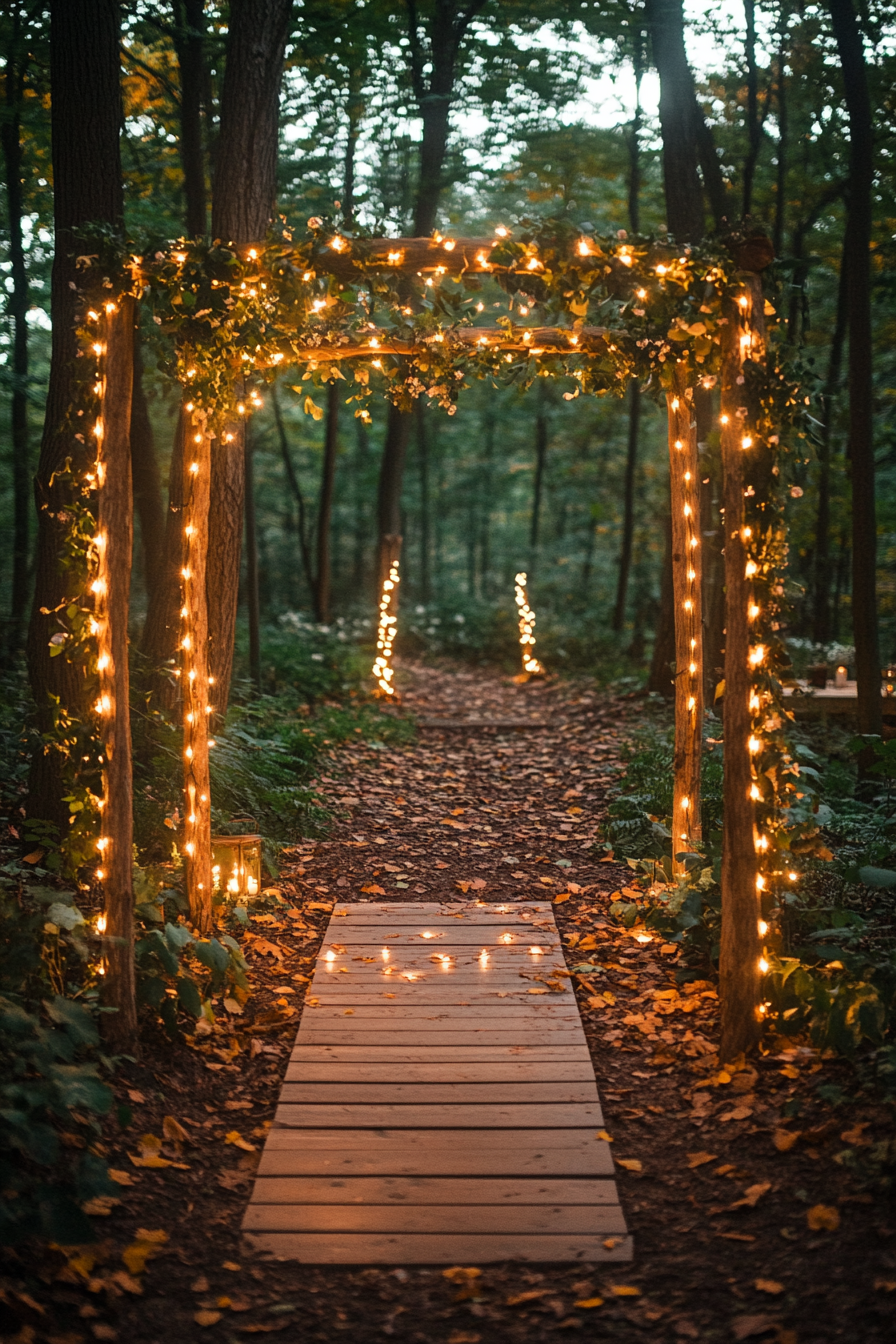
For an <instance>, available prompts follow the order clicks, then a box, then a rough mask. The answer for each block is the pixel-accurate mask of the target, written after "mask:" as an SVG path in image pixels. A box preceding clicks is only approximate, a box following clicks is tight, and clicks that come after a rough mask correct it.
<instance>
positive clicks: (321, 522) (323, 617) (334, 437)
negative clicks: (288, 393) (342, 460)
mask: <svg viewBox="0 0 896 1344" xmlns="http://www.w3.org/2000/svg"><path fill="white" fill-rule="evenodd" d="M339 401H340V395H339V384H338V382H333V383H330V384H329V385H328V387H327V421H326V434H325V436H324V458H323V465H322V470H321V479H320V499H319V501H318V507H317V581H316V583H315V586H314V594H315V601H314V606H315V617H316V619H317V620H318V621H319V622H320V623H321V625H327V624H329V621H330V586H331V584H330V568H331V566H330V527H331V520H332V516H333V485H334V482H335V479H336V453H337V450H338V447H339Z"/></svg>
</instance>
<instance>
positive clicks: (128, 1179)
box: [109, 1167, 139, 1185]
mask: <svg viewBox="0 0 896 1344" xmlns="http://www.w3.org/2000/svg"><path fill="white" fill-rule="evenodd" d="M109 1175H110V1176H111V1177H112V1180H113V1181H114V1182H115V1184H116V1185H136V1184H137V1180H138V1179H139V1178H138V1177H135V1176H132V1175H131V1173H130V1172H129V1171H119V1170H118V1168H117V1167H110V1168H109Z"/></svg>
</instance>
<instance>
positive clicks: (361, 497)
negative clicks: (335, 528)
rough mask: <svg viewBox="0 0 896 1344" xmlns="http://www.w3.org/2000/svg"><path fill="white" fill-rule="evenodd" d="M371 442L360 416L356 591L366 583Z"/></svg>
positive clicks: (357, 434)
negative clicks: (368, 466)
mask: <svg viewBox="0 0 896 1344" xmlns="http://www.w3.org/2000/svg"><path fill="white" fill-rule="evenodd" d="M369 454H370V444H369V442H368V439H367V426H366V425H365V424H364V421H363V420H362V419H361V417H360V416H358V418H357V419H356V420H355V471H354V478H355V479H354V504H355V535H354V538H353V543H354V549H353V558H352V583H353V586H354V588H355V591H356V592H360V591H361V588H362V587H363V585H364V555H365V551H366V547H367V509H366V504H367V491H366V488H365V487H366V478H367V459H368V457H369Z"/></svg>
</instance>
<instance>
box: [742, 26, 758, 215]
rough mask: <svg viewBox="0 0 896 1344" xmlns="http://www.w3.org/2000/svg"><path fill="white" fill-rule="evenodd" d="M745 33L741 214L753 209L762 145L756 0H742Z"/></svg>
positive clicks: (746, 213)
mask: <svg viewBox="0 0 896 1344" xmlns="http://www.w3.org/2000/svg"><path fill="white" fill-rule="evenodd" d="M744 17H745V19H746V35H745V39H744V55H745V56H746V61H747V144H748V148H747V157H746V159H745V161H744V199H743V216H744V219H746V218H747V217H748V216H749V214H750V212H751V211H752V209H753V181H754V178H755V176H756V165H757V163H758V162H759V150H760V147H761V145H762V127H761V126H760V125H759V76H758V73H757V70H756V0H744Z"/></svg>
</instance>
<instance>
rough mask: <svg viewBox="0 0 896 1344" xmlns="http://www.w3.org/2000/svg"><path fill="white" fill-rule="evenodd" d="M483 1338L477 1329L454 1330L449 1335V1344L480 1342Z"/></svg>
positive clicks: (473, 1343) (475, 1343) (476, 1343)
mask: <svg viewBox="0 0 896 1344" xmlns="http://www.w3.org/2000/svg"><path fill="white" fill-rule="evenodd" d="M481 1339H482V1336H481V1335H477V1334H476V1332H475V1330H452V1332H451V1334H450V1335H449V1336H448V1344H479V1342H480V1340H481Z"/></svg>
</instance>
